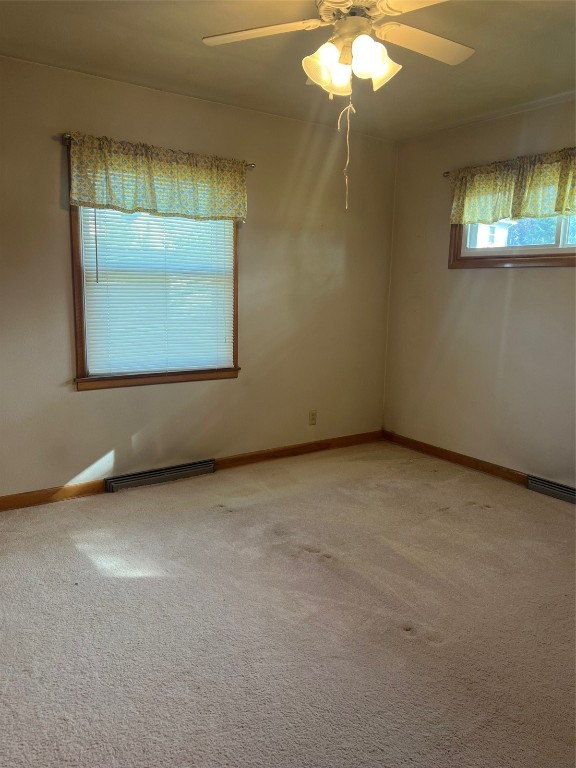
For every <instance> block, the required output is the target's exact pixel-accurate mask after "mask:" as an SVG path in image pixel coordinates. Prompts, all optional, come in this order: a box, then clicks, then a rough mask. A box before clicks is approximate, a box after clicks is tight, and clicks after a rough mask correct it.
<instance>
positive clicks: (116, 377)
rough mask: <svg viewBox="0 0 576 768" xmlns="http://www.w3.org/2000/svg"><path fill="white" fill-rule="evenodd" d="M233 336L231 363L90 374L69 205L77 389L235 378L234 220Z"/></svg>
mask: <svg viewBox="0 0 576 768" xmlns="http://www.w3.org/2000/svg"><path fill="white" fill-rule="evenodd" d="M233 225H234V242H233V249H234V253H233V284H232V292H233V305H232V318H233V331H232V333H233V337H232V358H233V360H232V363H233V364H232V367H230V368H208V369H201V370H183V371H168V372H166V373H162V372H151V373H129V374H125V373H122V374H112V375H106V376H103V375H101V374H99V375H95V376H90V375H89V373H88V365H87V357H86V334H85V312H84V268H83V262H82V238H81V231H80V210H79V207H78V206H75V205H71V206H70V240H71V251H72V287H73V302H74V336H75V351H76V377H75V379H74V383H75V384H76V389H77V390H78V391H83V390H92V389H112V388H117V387H137V386H146V385H149V384H174V383H179V382H186V381H209V380H215V379H236V378H238V373H239V371H240V367H239V366H238V228H239V223H238V222H233Z"/></svg>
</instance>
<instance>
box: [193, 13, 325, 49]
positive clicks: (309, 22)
mask: <svg viewBox="0 0 576 768" xmlns="http://www.w3.org/2000/svg"><path fill="white" fill-rule="evenodd" d="M329 24H330V22H328V21H322V19H305V20H304V21H289V22H288V23H287V24H273V25H272V26H270V27H253V28H252V29H241V30H239V31H238V32H225V33H224V34H222V35H209V36H208V37H203V38H202V41H203V42H204V43H206V45H225V44H226V43H235V42H237V41H240V40H251V39H253V38H255V37H268V36H270V35H283V34H284V33H285V32H298V31H299V30H302V29H304V30H308V29H318V27H326V26H329Z"/></svg>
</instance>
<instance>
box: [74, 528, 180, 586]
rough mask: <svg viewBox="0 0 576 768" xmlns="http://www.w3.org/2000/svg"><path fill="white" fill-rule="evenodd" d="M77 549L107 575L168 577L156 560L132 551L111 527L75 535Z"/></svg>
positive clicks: (122, 577)
mask: <svg viewBox="0 0 576 768" xmlns="http://www.w3.org/2000/svg"><path fill="white" fill-rule="evenodd" d="M72 538H73V539H74V543H75V545H76V548H77V549H78V550H79V551H80V552H82V553H83V554H84V555H86V557H88V558H89V559H90V560H91V561H92V562H93V563H94V565H95V566H96V568H97V569H98V571H99V572H100V573H102V574H104V576H110V577H112V578H119V579H143V578H151V577H155V578H158V577H161V576H167V575H168V574H167V573H166V571H165V570H163V569H162V568H161V567H160V566H159V565H158V563H156V561H154V560H152V559H151V558H149V557H146V555H142V554H140V553H138V552H134V551H131V550H130V547H129V545H128V544H127V543H126V542H125V541H122V540H121V539H118V538H117V537H116V536H115V535H114V534H113V533H112V532H111V531H109V530H100V531H91V532H86V533H83V534H82V535H78V536H73V537H72Z"/></svg>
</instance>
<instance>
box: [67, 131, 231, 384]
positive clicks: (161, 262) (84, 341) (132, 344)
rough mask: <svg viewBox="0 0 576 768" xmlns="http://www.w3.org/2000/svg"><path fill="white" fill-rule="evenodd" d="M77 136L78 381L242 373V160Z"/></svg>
mask: <svg viewBox="0 0 576 768" xmlns="http://www.w3.org/2000/svg"><path fill="white" fill-rule="evenodd" d="M71 142H72V144H71V158H70V159H71V179H72V185H71V196H70V202H71V207H70V212H71V225H72V226H71V230H72V253H73V276H74V306H75V319H76V323H75V324H76V360H77V377H76V385H77V388H78V389H101V388H107V387H125V386H135V385H142V384H159V383H170V382H181V381H194V380H198V379H222V378H235V377H237V375H238V371H239V368H238V361H237V343H236V325H237V298H236V285H237V269H236V264H237V258H236V240H237V222H238V221H239V220H242V219H241V217H242V216H243V213H244V205H245V200H243V194H242V190H241V191H240V194H239V195H238V194H237V191H238V190H237V186H235V184H236V182H237V180H238V179H237V177H238V173H237V172H238V169H239V167H240V166H241V173H242V174H243V173H244V170H245V163H240V162H239V161H227V160H222V161H220V159H219V158H210V157H203V156H195V155H188V154H186V153H181V152H178V153H176V152H173V151H172V150H160V149H157V148H154V147H147V146H146V145H128V144H126V143H125V142H115V141H113V140H110V139H105V138H102V139H97V138H94V137H84V136H81V135H79V134H72V136H71ZM73 148H75V149H76V150H77V156H76V157H74V155H73V153H72V149H73ZM74 161H76V165H75V164H74ZM231 164H232V165H231ZM143 169H144V174H143V173H142V170H143ZM75 173H76V176H75ZM75 178H76V179H77V180H78V181H77V183H76V184H75V183H74V181H75ZM231 179H232V182H233V183H232V184H231ZM241 186H243V185H241ZM231 189H232V191H230V190H231ZM222 206H224V208H223V207H222ZM211 214H213V217H211Z"/></svg>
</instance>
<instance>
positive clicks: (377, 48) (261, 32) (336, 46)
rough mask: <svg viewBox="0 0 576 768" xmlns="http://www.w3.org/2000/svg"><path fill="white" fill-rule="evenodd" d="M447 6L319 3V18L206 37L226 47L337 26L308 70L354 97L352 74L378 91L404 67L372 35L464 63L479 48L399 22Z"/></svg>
mask: <svg viewBox="0 0 576 768" xmlns="http://www.w3.org/2000/svg"><path fill="white" fill-rule="evenodd" d="M443 2H447V0H316V6H317V8H318V15H319V18H317V19H305V20H304V21H294V22H288V23H287V24H274V25H272V26H267V27H255V28H252V29H243V30H239V31H237V32H226V33H224V34H220V35H209V36H208V37H204V38H202V39H203V41H204V43H205V44H206V45H225V44H227V43H235V42H238V41H241V40H251V39H253V38H257V37H268V36H271V35H280V34H284V33H285V32H297V31H301V30H305V31H308V30H312V29H318V28H319V27H329V26H333V27H334V33H333V35H332V37H331V38H330V39H329V41H328V42H326V43H324V45H322V46H320V48H319V49H318V50H317V51H316V52H315V53H314V54H312V55H310V56H306V57H305V58H304V59H303V61H302V66H303V68H304V71H305V73H306V74H307V75H308V78H309V80H310V81H312V82H313V83H315V84H316V85H319V86H320V87H321V88H323V89H324V90H325V91H328V93H329V94H330V96H331V97H332V96H333V95H336V96H348V95H350V94H351V92H352V73H354V74H355V75H356V76H357V77H359V78H361V79H369V78H371V79H372V84H373V88H374V90H375V91H376V90H378V88H381V87H382V86H383V85H384V84H385V83H387V82H388V81H389V80H390V79H391V78H392V77H394V75H396V74H397V73H398V72H399V71H400V69H401V68H402V67H401V65H400V64H397V63H396V62H393V61H392V59H390V57H389V56H388V52H387V50H386V48H385V47H384V45H382V43H378V42H376V40H374V38H373V37H372V35H374V36H375V37H376V38H378V40H381V41H383V42H385V43H393V44H394V45H398V46H401V47H402V48H408V49H409V50H411V51H415V52H417V53H420V54H423V55H424V56H429V57H430V58H432V59H436V60H437V61H441V62H444V63H445V64H451V65H454V64H460V63H461V62H463V61H465V60H466V59H467V58H468V57H469V56H471V55H472V54H473V53H474V49H473V48H469V47H468V46H466V45H461V44H460V43H455V42H453V41H452V40H447V39H446V38H443V37H438V35H433V34H431V33H430V32H424V31H423V30H421V29H416V28H415V27H410V26H407V25H406V24H401V23H399V22H397V21H396V20H395V17H397V16H399V15H401V14H403V13H409V12H410V11H415V10H418V9H420V8H425V7H427V6H430V5H436V4H438V3H443ZM390 19H392V20H390Z"/></svg>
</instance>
